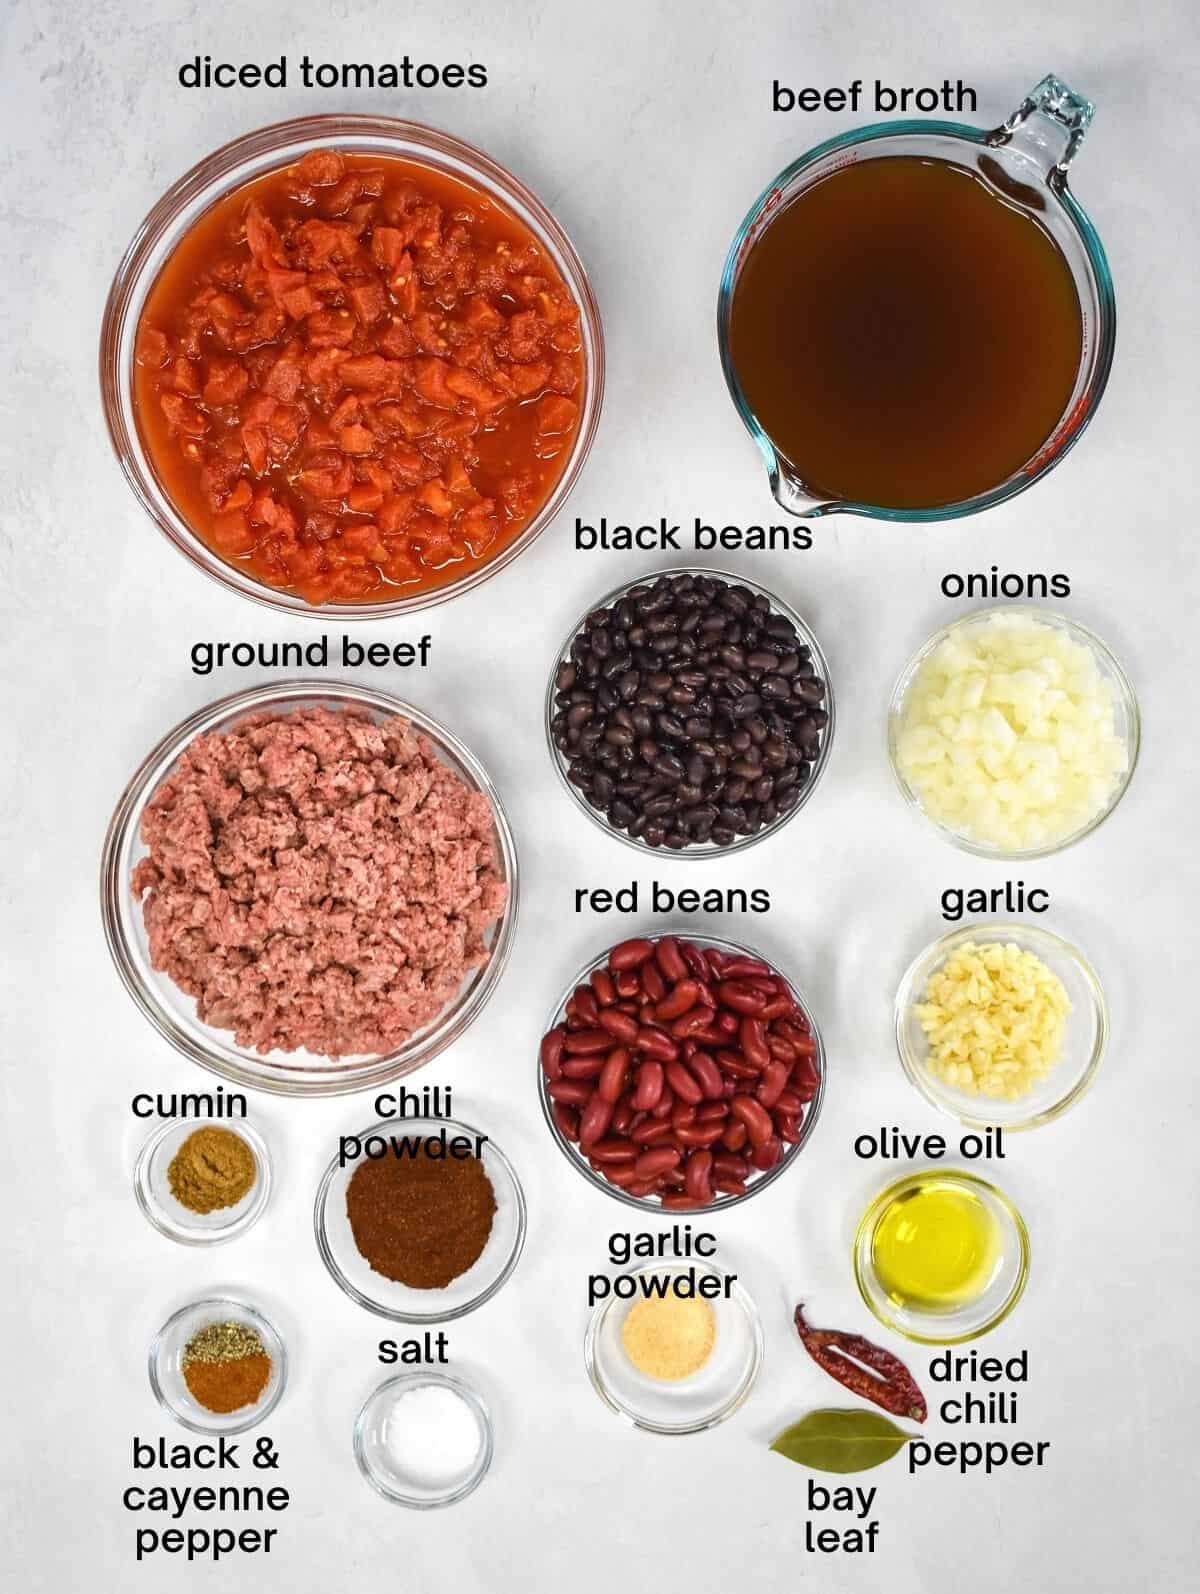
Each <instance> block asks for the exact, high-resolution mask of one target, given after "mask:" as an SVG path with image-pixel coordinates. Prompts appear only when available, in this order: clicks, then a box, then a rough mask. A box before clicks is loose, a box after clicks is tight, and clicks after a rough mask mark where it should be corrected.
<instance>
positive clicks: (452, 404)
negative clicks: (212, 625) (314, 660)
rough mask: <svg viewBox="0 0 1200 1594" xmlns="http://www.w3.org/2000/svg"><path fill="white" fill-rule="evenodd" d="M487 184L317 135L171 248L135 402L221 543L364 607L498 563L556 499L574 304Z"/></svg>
mask: <svg viewBox="0 0 1200 1594" xmlns="http://www.w3.org/2000/svg"><path fill="white" fill-rule="evenodd" d="M480 197H481V196H479V195H475V194H473V193H472V192H471V191H470V190H469V189H468V188H467V187H466V185H464V184H462V183H461V182H459V181H457V180H454V179H451V178H449V177H446V176H442V175H441V174H438V173H434V172H432V171H430V170H429V169H427V168H425V167H414V166H411V165H409V164H406V163H404V162H401V161H390V160H382V161H381V160H379V159H378V158H370V159H368V158H367V157H365V156H358V155H348V156H347V155H342V154H341V153H339V152H337V151H334V150H324V149H323V150H313V151H311V152H310V153H309V154H308V155H306V156H305V157H304V158H303V159H302V160H301V161H300V162H299V163H298V164H297V165H296V166H294V167H291V168H290V169H288V170H286V171H279V172H273V173H268V174H267V175H266V176H264V177H261V178H258V179H256V180H255V181H254V182H253V183H252V184H249V185H247V186H246V187H245V188H243V189H241V190H239V191H236V192H234V193H233V194H231V195H229V196H228V197H227V198H226V199H224V200H223V201H220V202H219V203H218V205H217V206H216V207H214V209H213V210H212V211H210V212H208V213H206V215H205V217H204V218H203V220H202V221H201V222H200V223H199V224H198V225H197V229H196V231H195V232H194V233H193V234H192V235H191V236H190V237H189V238H188V239H187V240H185V243H184V246H183V247H182V248H180V249H179V250H178V251H177V252H176V254H175V255H174V256H172V257H171V258H170V259H169V260H168V262H167V264H166V267H165V268H164V270H163V271H162V273H161V274H160V276H159V279H158V281H157V282H156V283H155V285H154V287H153V288H152V290H151V293H150V295H149V297H148V300H147V303H146V305H145V307H144V309H143V312H142V318H141V322H140V324H139V327H138V334H137V339H136V343H135V351H136V352H135V381H136V384H137V395H138V402H139V412H140V415H141V419H142V424H143V427H144V430H145V433H146V435H147V438H148V441H149V444H150V447H151V452H152V454H153V457H154V461H155V465H156V467H157V469H158V471H159V474H160V476H161V478H162V480H163V481H164V483H165V484H166V486H167V488H168V490H169V491H170V492H171V494H172V497H173V498H174V499H175V501H176V503H177V505H178V506H179V508H180V510H181V512H183V513H184V514H185V515H186V516H187V518H188V519H189V520H190V521H191V522H192V524H193V525H194V526H195V528H196V530H197V532H198V533H199V534H200V535H202V536H204V537H205V538H206V539H207V540H208V542H209V543H210V545H211V546H212V548H213V549H214V551H215V552H216V553H218V554H219V555H220V556H221V557H222V558H224V559H228V560H236V561H237V562H238V563H239V565H241V566H243V567H244V568H245V569H247V570H248V571H249V572H250V573H251V574H252V575H253V576H255V577H256V578H257V579H258V580H260V581H263V582H265V583H266V584H268V585H271V586H277V587H283V588H287V589H288V590H290V591H292V592H294V593H296V594H298V595H299V596H300V597H302V598H303V599H304V600H305V601H307V602H309V603H313V604H317V603H323V602H334V601H336V602H356V601H360V600H363V599H366V598H369V597H372V596H375V595H377V594H379V593H380V592H381V591H382V592H386V591H388V590H390V589H392V588H394V587H401V588H403V589H405V590H406V591H407V590H420V589H421V588H422V587H430V586H437V585H440V584H442V583H443V582H445V581H447V580H449V579H451V578H452V577H453V576H454V575H455V574H456V573H457V572H458V571H459V570H461V568H462V567H463V566H464V565H470V564H471V563H475V564H479V563H482V562H484V561H485V560H487V559H488V558H490V557H492V556H493V555H494V554H495V552H496V551H497V549H499V548H500V547H502V546H504V544H505V543H506V542H508V541H511V539H512V538H513V537H514V536H516V535H517V534H518V533H519V532H520V530H521V529H522V527H523V526H525V525H527V524H528V522H529V520H530V518H531V517H532V516H533V515H534V514H536V512H537V510H538V507H539V506H540V505H541V504H542V503H544V502H545V499H546V498H547V496H548V495H549V493H550V492H551V490H552V489H553V486H554V483H555V481H556V480H557V479H558V476H559V474H560V472H561V470H562V469H563V465H564V461H565V460H566V458H567V457H568V456H569V452H570V449H569V442H570V439H571V438H573V437H574V436H575V434H576V432H577V429H578V426H579V392H580V388H581V384H582V378H583V374H584V364H583V355H582V352H581V350H582V342H581V337H580V312H579V307H578V305H577V304H576V303H575V302H574V300H573V298H572V297H571V294H570V292H569V291H568V289H567V287H566V285H565V284H564V282H563V281H562V279H561V277H560V276H559V275H558V273H557V271H556V269H555V267H554V265H553V263H552V262H551V261H550V260H549V259H547V258H546V257H545V256H544V254H543V251H542V249H541V247H540V246H539V244H538V242H537V240H536V239H535V238H534V237H533V236H532V235H531V234H530V233H529V232H528V231H527V230H526V229H525V228H524V226H523V225H522V224H521V223H519V222H518V221H517V220H516V219H515V218H514V217H512V216H510V215H508V214H507V213H506V212H505V211H504V210H503V208H502V206H501V205H499V204H498V203H497V202H496V200H495V199H494V198H493V197H491V196H488V199H487V202H486V203H481V202H480Z"/></svg>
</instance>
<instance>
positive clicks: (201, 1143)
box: [167, 1124, 258, 1212]
mask: <svg viewBox="0 0 1200 1594" xmlns="http://www.w3.org/2000/svg"><path fill="white" fill-rule="evenodd" d="M257 1178H258V1164H257V1163H256V1162H255V1160H254V1153H253V1152H252V1151H251V1149H250V1147H249V1146H248V1145H247V1144H246V1142H245V1141H244V1140H243V1139H242V1137H241V1135H237V1134H234V1132H233V1130H232V1129H222V1128H220V1127H219V1126H217V1125H213V1124H209V1125H207V1126H206V1127H205V1128H203V1129H195V1130H193V1131H192V1133H191V1134H190V1135H189V1136H188V1137H187V1139H186V1140H185V1141H184V1142H183V1144H182V1145H181V1146H180V1148H179V1150H178V1151H177V1152H176V1153H175V1155H174V1156H173V1157H172V1158H171V1162H170V1165H169V1166H168V1168H167V1183H168V1184H169V1185H170V1187H171V1194H172V1195H173V1196H174V1197H175V1199H176V1201H178V1202H180V1203H181V1204H182V1205H183V1206H185V1207H187V1209H188V1211H189V1212H217V1211H219V1210H220V1209H221V1208H222V1207H235V1206H237V1204H238V1202H239V1201H240V1200H241V1199H242V1197H243V1196H244V1195H245V1194H246V1192H247V1191H248V1190H249V1189H250V1187H251V1185H252V1184H253V1183H254V1181H255V1179H257Z"/></svg>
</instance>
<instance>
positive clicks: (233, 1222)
mask: <svg viewBox="0 0 1200 1594" xmlns="http://www.w3.org/2000/svg"><path fill="white" fill-rule="evenodd" d="M133 1192H134V1195H135V1196H136V1197H137V1203H138V1206H139V1207H140V1208H141V1209H142V1212H143V1213H144V1214H145V1216H146V1219H147V1221H148V1222H150V1223H151V1224H152V1225H153V1226H154V1227H155V1228H156V1229H157V1230H158V1232H159V1233H160V1234H165V1235H166V1236H167V1238H168V1239H170V1240H177V1241H178V1242H179V1244H180V1245H220V1244H221V1243H222V1242H223V1241H225V1240H233V1239H236V1238H237V1236H238V1235H240V1234H245V1232H246V1230H247V1229H249V1228H250V1227H251V1226H252V1225H253V1224H255V1223H257V1221H258V1219H259V1218H260V1217H261V1216H262V1214H263V1211H264V1210H265V1208H266V1205H267V1199H268V1197H269V1195H270V1193H271V1154H270V1151H269V1150H268V1149H267V1143H266V1141H265V1140H264V1139H263V1137H262V1135H261V1134H259V1132H258V1131H257V1130H256V1129H252V1128H251V1127H250V1125H249V1124H247V1123H243V1122H239V1123H238V1125H237V1127H236V1128H232V1127H231V1126H230V1125H228V1124H226V1123H223V1122H219V1121H218V1120H216V1119H213V1118H187V1119H179V1120H176V1119H172V1120H169V1121H168V1122H166V1123H164V1124H162V1125H160V1127H159V1128H157V1129H156V1130H155V1131H154V1133H153V1134H152V1135H151V1136H150V1137H149V1139H148V1140H147V1141H146V1143H145V1145H143V1147H142V1149H141V1151H140V1152H139V1153H138V1158H137V1162H136V1163H135V1164H134V1169H133Z"/></svg>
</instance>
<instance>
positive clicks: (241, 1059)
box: [100, 681, 517, 1096]
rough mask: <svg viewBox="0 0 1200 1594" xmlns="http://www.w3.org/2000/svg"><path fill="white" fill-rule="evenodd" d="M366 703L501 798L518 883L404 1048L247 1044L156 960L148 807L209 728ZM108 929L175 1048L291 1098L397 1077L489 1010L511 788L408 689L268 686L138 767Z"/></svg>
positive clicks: (499, 954) (238, 699)
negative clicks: (136, 879)
mask: <svg viewBox="0 0 1200 1594" xmlns="http://www.w3.org/2000/svg"><path fill="white" fill-rule="evenodd" d="M313 707H326V708H333V709H340V708H359V709H365V710H366V711H367V712H368V713H369V714H370V715H371V717H372V718H373V719H374V720H376V721H382V720H385V719H390V718H391V717H393V716H394V715H403V716H404V718H405V719H408V720H411V721H412V723H413V724H414V725H415V726H416V728H417V729H418V730H419V731H420V732H421V733H422V734H423V735H424V736H427V737H428V738H429V740H430V742H431V743H432V744H433V747H434V749H435V751H436V752H437V755H438V757H439V758H441V759H442V760H443V762H445V763H446V764H448V765H449V767H450V768H451V769H452V770H453V771H454V772H455V774H456V775H458V776H459V778H460V779H461V780H463V781H464V782H465V783H466V784H467V785H468V786H470V787H471V788H472V790H474V791H478V792H482V793H483V795H484V796H485V797H486V798H487V799H488V801H489V803H490V804H491V808H492V814H493V817H494V819H495V826H496V867H497V870H498V872H499V873H500V876H501V878H502V879H503V880H504V882H505V884H506V885H507V887H508V900H507V903H506V904H505V908H504V912H503V915H502V916H501V918H500V920H499V922H498V923H497V924H496V925H494V926H493V927H492V929H491V930H490V931H489V932H488V950H489V956H488V960H487V962H486V963H484V964H482V965H481V966H480V967H479V968H477V969H473V970H472V971H471V973H470V974H469V975H468V976H467V978H466V979H465V980H464V981H463V984H462V987H461V989H460V990H459V992H458V995H457V996H456V997H455V998H454V999H453V1001H451V1002H450V1003H449V1004H448V1005H447V1006H446V1007H445V1008H444V1009H443V1010H442V1012H441V1013H440V1014H439V1015H438V1017H437V1018H436V1019H434V1021H433V1022H432V1023H430V1024H427V1025H426V1026H425V1027H424V1028H423V1029H419V1030H417V1031H415V1032H414V1033H413V1034H412V1035H410V1036H409V1038H408V1039H407V1040H406V1041H405V1042H404V1044H403V1045H402V1046H399V1047H397V1048H396V1049H395V1050H394V1051H391V1052H388V1053H386V1054H383V1055H377V1056H352V1057H341V1058H336V1059H334V1058H328V1057H318V1056H316V1055H314V1054H313V1053H310V1052H305V1051H296V1052H282V1051H275V1052H269V1053H267V1054H266V1055H265V1056H263V1055H261V1054H260V1053H258V1052H255V1051H250V1050H248V1049H247V1048H245V1047H242V1046H238V1045H237V1044H236V1043H235V1042H234V1039H233V1036H232V1033H231V1032H230V1031H228V1030H218V1029H214V1028H213V1027H212V1026H211V1025H209V1024H205V1023H204V1022H202V1020H201V1019H199V1018H198V1017H197V1014H196V1003H195V1001H194V999H193V998H192V997H190V996H187V995H186V994H185V993H184V992H183V991H181V990H180V989H179V987H178V986H177V985H175V984H174V982H173V981H172V980H171V979H169V978H168V976H167V975H166V974H163V973H160V972H159V970H157V969H155V968H153V967H152V965H151V962H150V949H149V942H148V939H147V936H146V929H145V924H144V922H143V918H142V910H141V905H140V903H139V902H138V901H137V899H136V897H135V896H134V894H133V890H132V885H131V882H132V879H133V871H134V868H135V866H136V865H137V863H138V861H139V859H141V858H142V857H144V856H145V853H146V848H145V846H144V844H143V842H142V839H141V825H142V816H143V814H144V813H145V810H146V805H147V803H148V802H149V801H150V798H151V797H152V796H153V795H154V792H155V791H156V790H157V789H158V787H159V786H160V784H161V783H162V781H163V780H164V779H165V778H166V777H167V775H169V774H170V772H171V770H172V769H173V768H174V766H175V764H176V762H177V760H178V759H179V757H180V755H181V754H182V753H183V751H184V749H185V748H186V747H187V746H188V745H189V743H191V742H192V741H193V740H194V739H195V738H196V737H197V736H200V735H205V734H210V733H212V732H220V731H229V730H230V729H232V728H233V727H234V726H235V725H237V724H238V723H239V722H240V721H242V720H243V719H245V718H246V717H247V716H249V715H252V714H262V713H277V714H279V713H287V712H289V711H291V710H295V709H298V708H313ZM100 897H101V911H102V915H103V920H104V934H105V937H106V939H107V941H108V948H109V951H110V952H111V953H112V957H113V961H114V963H115V964H116V966H117V972H118V974H119V975H120V976H121V979H122V981H123V982H124V985H125V988H126V990H127V991H128V992H129V994H130V995H131V996H132V997H133V999H134V1001H135V1002H136V1003H137V1005H138V1007H139V1008H140V1009H141V1011H142V1012H143V1013H144V1014H145V1016H146V1017H147V1018H148V1019H149V1020H150V1022H151V1023H152V1024H153V1025H154V1027H155V1029H157V1030H158V1032H159V1034H160V1035H162V1036H163V1037H164V1038H165V1039H166V1040H168V1041H170V1042H171V1044H172V1046H174V1047H176V1049H177V1050H178V1051H180V1052H182V1053H183V1055H184V1056H185V1057H190V1058H191V1060H192V1061H193V1062H195V1063H199V1064H200V1065H201V1066H202V1067H204V1068H208V1069H210V1070H211V1071H212V1072H213V1073H216V1074H221V1075H223V1076H224V1077H225V1078H226V1079H231V1080H234V1081H235V1082H236V1083H237V1084H239V1085H249V1086H252V1087H254V1088H256V1089H258V1090H269V1091H275V1092H277V1093H279V1094H282V1095H289V1096H329V1095H339V1094H342V1093H345V1092H347V1091H352V1090H365V1089H367V1088H369V1087H373V1086H379V1085H383V1084H386V1083H387V1082H388V1081H390V1080H393V1079H399V1078H401V1077H402V1076H403V1075H405V1074H411V1073H412V1072H413V1071H414V1070H415V1069H417V1068H420V1067H421V1066H422V1065H423V1064H425V1063H427V1062H429V1061H430V1060H431V1059H432V1058H434V1057H436V1056H437V1055H438V1053H439V1052H441V1051H444V1050H445V1048H446V1047H447V1046H449V1045H450V1044H451V1042H453V1041H455V1040H457V1039H458V1037H459V1036H460V1035H461V1034H462V1033H463V1032H464V1030H466V1028H467V1027H468V1025H469V1024H470V1023H471V1022H472V1021H473V1020H474V1019H475V1018H476V1017H477V1016H478V1014H479V1012H480V1011H481V1010H482V1008H483V1005H484V1003H485V1002H486V1001H487V999H488V997H489V996H490V995H491V994H492V991H493V990H494V989H495V987H496V982H497V981H498V980H499V978H500V975H501V973H502V972H503V970H504V965H505V964H506V962H507V961H508V955H509V952H510V951H511V949H512V943H513V936H514V933H515V930H516V919H517V854H516V848H515V846H514V843H513V837H512V832H511V831H510V829H509V827H508V820H507V819H506V818H505V815H504V810H503V808H502V807H501V804H500V798H499V795H498V793H497V791H496V789H495V787H494V786H493V785H492V782H491V780H490V779H489V777H488V774H487V772H486V770H485V769H484V768H483V766H482V765H481V764H480V763H479V761H478V759H477V758H476V757H475V756H474V754H473V753H471V752H470V750H469V749H468V748H466V747H464V746H463V744H462V743H461V742H460V741H459V740H458V739H457V737H455V736H453V735H451V733H450V732H449V731H448V730H446V729H445V728H444V727H443V726H441V725H439V724H438V723H437V721H436V720H433V719H431V718H430V717H429V716H428V715H427V714H423V713H421V711H420V710H419V709H415V708H413V707H412V706H411V705H410V704H408V703H403V702H401V701H400V700H399V699H398V698H393V697H386V696H385V695H384V694H383V693H382V692H371V691H368V690H366V689H365V688H363V687H357V686H346V685H336V684H332V683H321V682H314V681H293V682H289V683H288V684H286V685H283V686H264V687H256V688H254V689H252V690H251V691H248V692H238V693H235V694H234V695H233V696H232V697H226V698H222V699H221V700H220V702H217V703H213V704H210V705H209V706H208V707H207V708H203V709H200V710H199V711H198V712H197V713H195V714H193V715H191V717H190V718H188V719H186V720H184V721H183V723H182V724H180V725H177V726H176V727H175V729H174V730H173V731H171V732H169V733H168V734H167V735H166V736H165V737H164V738H163V739H162V741H161V742H159V744H158V746H157V747H155V748H154V749H153V750H152V751H151V752H150V753H149V754H148V756H147V757H146V758H145V759H144V760H143V762H142V764H141V765H140V766H139V768H138V769H137V770H136V771H135V773H134V776H133V779H132V780H131V781H130V783H129V785H128V786H127V787H126V789H125V792H124V794H123V796H122V797H121V800H120V802H119V803H118V804H117V808H116V812H115V813H114V814H113V817H112V822H111V823H110V825H109V828H108V835H107V837H106V838H105V843H104V855H103V859H102V862H101V873H100Z"/></svg>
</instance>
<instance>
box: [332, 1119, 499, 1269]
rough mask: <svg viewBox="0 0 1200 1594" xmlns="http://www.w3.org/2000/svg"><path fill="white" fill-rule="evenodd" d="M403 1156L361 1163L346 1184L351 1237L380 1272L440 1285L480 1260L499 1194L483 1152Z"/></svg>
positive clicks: (425, 1149)
mask: <svg viewBox="0 0 1200 1594" xmlns="http://www.w3.org/2000/svg"><path fill="white" fill-rule="evenodd" d="M431 1145H433V1146H436V1145H437V1142H436V1141H435V1142H430V1141H421V1142H420V1143H419V1146H418V1147H417V1148H415V1149H414V1150H412V1151H411V1152H409V1151H406V1152H405V1153H404V1154H403V1155H400V1156H396V1155H394V1154H393V1155H390V1156H386V1157H381V1158H379V1159H378V1160H377V1161H370V1162H361V1163H359V1165H358V1167H357V1168H356V1169H355V1170H354V1173H353V1175H352V1177H351V1179H350V1182H349V1184H348V1185H347V1187H346V1215H347V1217H348V1218H349V1219H350V1228H351V1231H352V1232H353V1234H354V1243H355V1245H357V1247H358V1249H359V1251H360V1253H361V1254H362V1256H363V1257H364V1258H365V1259H366V1261H367V1262H368V1263H369V1264H370V1266H371V1268H372V1269H373V1270H374V1272H376V1273H381V1274H382V1275H383V1277H384V1278H388V1279H394V1280H395V1281H396V1282H397V1283H399V1284H407V1285H408V1286H409V1288H410V1289H415V1290H440V1289H445V1287H446V1285H447V1284H449V1283H451V1282H452V1281H453V1280H454V1279H456V1278H458V1276H459V1275H460V1274H461V1273H465V1272H466V1271H467V1269H468V1268H469V1267H470V1266H471V1265H472V1264H473V1263H474V1262H475V1261H477V1260H478V1258H479V1256H480V1253H481V1252H482V1251H483V1248H484V1246H485V1245H486V1244H487V1242H488V1236H489V1235H490V1234H491V1232H492V1220H493V1218H494V1217H495V1215H496V1193H495V1191H494V1190H493V1189H492V1182H491V1180H490V1179H489V1178H488V1176H487V1174H486V1172H485V1171H484V1167H483V1163H482V1162H481V1161H480V1160H479V1158H478V1157H474V1156H467V1157H453V1156H447V1155H445V1154H444V1153H443V1154H441V1155H434V1156H431V1155H430V1154H429V1151H430V1146H431Z"/></svg>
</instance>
